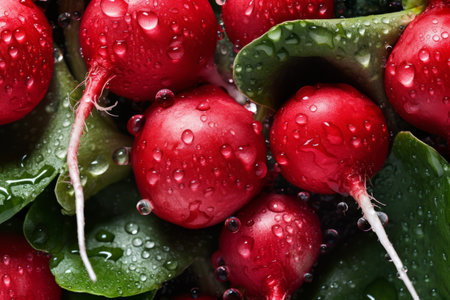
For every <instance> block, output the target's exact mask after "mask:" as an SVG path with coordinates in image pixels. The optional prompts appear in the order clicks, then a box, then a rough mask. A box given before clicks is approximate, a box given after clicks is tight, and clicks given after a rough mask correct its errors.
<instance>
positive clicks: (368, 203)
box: [351, 184, 420, 300]
mask: <svg viewBox="0 0 450 300" xmlns="http://www.w3.org/2000/svg"><path fill="white" fill-rule="evenodd" d="M351 195H352V197H353V198H354V199H355V200H356V202H358V204H359V207H360V208H361V210H362V212H363V215H364V218H365V219H366V220H367V222H369V224H370V226H371V227H372V231H373V232H374V233H375V234H376V235H377V237H378V240H379V242H380V243H381V245H382V246H383V247H384V249H385V250H386V252H387V254H388V255H389V257H390V258H391V260H392V262H393V263H394V265H395V267H396V269H397V272H398V274H399V278H400V279H401V280H402V281H403V283H404V284H405V286H406V288H407V289H408V291H409V293H410V294H411V296H412V298H413V299H414V300H420V298H419V295H418V294H417V292H416V290H415V288H414V285H413V284H412V282H411V280H410V279H409V277H408V275H407V273H406V272H407V270H406V268H405V267H404V266H403V263H402V261H401V259H400V257H399V256H398V254H397V251H395V248H394V246H393V245H392V243H391V242H390V241H389V238H388V236H387V234H386V231H385V230H384V227H383V224H382V223H381V221H380V219H379V217H378V214H377V212H376V211H375V209H374V205H373V203H372V199H374V198H373V197H372V196H369V194H368V193H367V190H366V188H365V185H362V184H361V185H356V186H355V187H354V188H353V190H352V191H351Z"/></svg>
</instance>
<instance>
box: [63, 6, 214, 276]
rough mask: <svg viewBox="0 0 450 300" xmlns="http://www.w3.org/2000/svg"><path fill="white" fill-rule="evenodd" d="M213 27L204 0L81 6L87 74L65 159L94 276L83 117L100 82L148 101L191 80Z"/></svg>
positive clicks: (208, 50) (206, 55)
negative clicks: (81, 165)
mask: <svg viewBox="0 0 450 300" xmlns="http://www.w3.org/2000/svg"><path fill="white" fill-rule="evenodd" d="M216 29H217V25H216V19H215V16H214V12H213V10H212V8H211V6H210V4H209V2H208V1H207V0H196V1H178V0H165V1H161V0H154V1H148V0H126V1H125V0H92V1H91V2H90V3H89V5H88V7H87V8H86V11H85V13H84V15H83V19H82V22H81V27H80V44H81V50H82V55H83V57H84V59H85V61H86V63H87V65H88V67H89V74H88V77H87V79H86V89H85V91H84V94H83V97H82V99H81V100H80V104H79V106H78V109H77V111H76V117H75V123H74V125H73V129H72V135H71V139H70V143H69V148H68V156H67V164H68V168H69V174H70V178H71V181H72V185H73V187H74V191H75V197H76V214H77V227H78V240H79V247H80V255H81V257H82V259H83V262H84V264H85V266H86V269H87V271H88V273H89V276H90V277H91V279H92V280H94V281H95V273H94V271H93V270H92V267H91V265H90V263H89V260H88V257H87V255H86V249H85V248H86V247H85V242H84V215H83V205H84V198H83V189H82V186H81V181H80V175H79V170H78V162H77V152H78V146H79V143H80V138H81V136H82V134H83V126H84V124H85V120H86V118H87V117H88V115H89V113H90V112H91V110H92V108H93V106H94V105H97V100H98V98H99V97H100V94H101V92H102V90H103V88H105V87H107V88H109V89H110V90H111V91H113V92H114V93H116V94H118V95H120V96H123V97H126V98H129V99H132V100H134V101H151V100H153V99H154V97H155V94H156V93H157V91H158V90H160V89H162V88H170V89H172V90H173V91H180V90H182V89H185V88H187V87H190V86H192V85H194V84H195V83H196V81H197V77H198V76H199V73H200V71H201V69H202V68H203V67H204V65H205V64H206V63H207V62H208V61H209V60H210V59H211V57H212V56H213V55H214V50H215V43H216ZM107 83H109V84H108V85H107Z"/></svg>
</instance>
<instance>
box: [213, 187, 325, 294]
mask: <svg viewBox="0 0 450 300" xmlns="http://www.w3.org/2000/svg"><path fill="white" fill-rule="evenodd" d="M321 243H322V232H321V228H320V221H319V217H318V216H317V215H316V214H315V212H314V211H313V210H312V209H311V208H309V207H308V206H307V204H306V203H305V202H303V201H299V200H298V199H296V198H295V197H292V196H288V195H281V194H263V195H261V196H259V197H257V198H255V199H254V200H252V201H251V202H250V203H249V204H248V205H247V206H245V207H244V208H243V209H242V210H241V211H240V212H239V213H238V214H237V215H236V217H230V218H228V219H227V220H226V221H225V226H224V227H223V229H222V232H221V235H220V239H219V250H218V251H217V252H216V253H215V254H214V255H213V257H212V264H213V267H214V268H215V274H216V278H217V279H218V280H220V281H230V282H231V284H232V286H233V288H232V289H229V290H227V291H225V293H224V296H223V298H224V299H236V296H237V297H239V298H241V299H242V296H238V295H239V294H241V293H242V294H244V295H245V298H246V299H269V300H281V299H289V297H290V295H292V293H293V292H294V291H295V290H296V289H297V288H299V287H300V286H301V285H302V283H303V282H304V281H309V280H310V277H311V273H309V272H310V269H311V267H312V266H313V264H314V263H315V261H316V259H317V257H318V255H319V253H320V247H321ZM237 287H241V288H243V290H242V292H241V291H239V290H238V289H236V288H237ZM230 294H231V295H234V296H230Z"/></svg>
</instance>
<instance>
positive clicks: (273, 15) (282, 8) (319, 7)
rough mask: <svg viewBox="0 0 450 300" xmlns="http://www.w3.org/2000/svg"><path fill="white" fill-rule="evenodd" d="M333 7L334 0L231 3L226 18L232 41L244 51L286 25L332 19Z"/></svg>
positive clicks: (224, 11) (230, 0) (235, 0)
mask: <svg viewBox="0 0 450 300" xmlns="http://www.w3.org/2000/svg"><path fill="white" fill-rule="evenodd" d="M223 2H225V1H223ZM333 6H334V1H333V0H300V1H298V0H281V1H279V0H277V1H275V0H262V1H261V0H227V1H226V2H225V4H224V5H223V7H222V14H223V22H224V25H225V30H226V32H227V34H228V37H229V38H230V40H231V41H232V42H233V44H235V46H236V48H237V49H240V48H241V47H243V46H245V45H247V44H248V43H250V42H251V41H252V40H254V39H255V38H257V37H259V36H260V35H262V34H263V33H265V32H266V31H267V30H269V29H270V28H271V27H272V26H274V25H276V24H279V23H282V22H284V21H290V20H297V19H330V18H332V17H333V14H334V13H333V9H334V7H333Z"/></svg>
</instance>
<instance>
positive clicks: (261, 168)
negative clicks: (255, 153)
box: [255, 162, 267, 178]
mask: <svg viewBox="0 0 450 300" xmlns="http://www.w3.org/2000/svg"><path fill="white" fill-rule="evenodd" d="M255 174H256V177H258V178H264V177H265V176H266V175H267V165H266V163H265V162H259V163H257V164H256V165H255Z"/></svg>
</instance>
